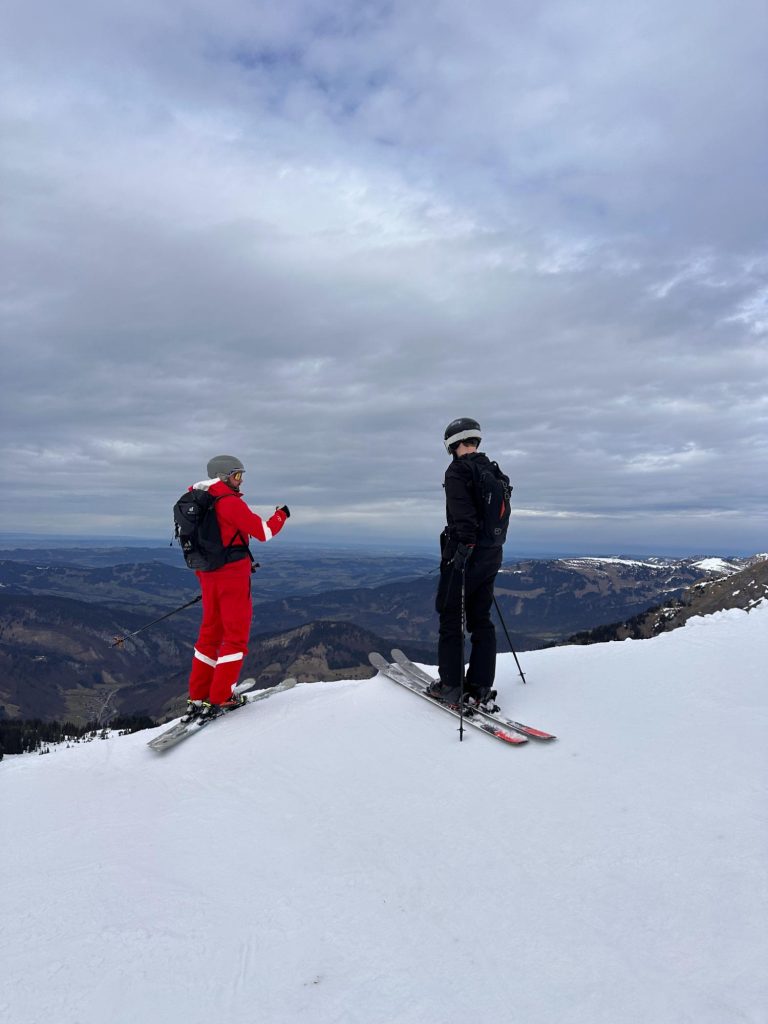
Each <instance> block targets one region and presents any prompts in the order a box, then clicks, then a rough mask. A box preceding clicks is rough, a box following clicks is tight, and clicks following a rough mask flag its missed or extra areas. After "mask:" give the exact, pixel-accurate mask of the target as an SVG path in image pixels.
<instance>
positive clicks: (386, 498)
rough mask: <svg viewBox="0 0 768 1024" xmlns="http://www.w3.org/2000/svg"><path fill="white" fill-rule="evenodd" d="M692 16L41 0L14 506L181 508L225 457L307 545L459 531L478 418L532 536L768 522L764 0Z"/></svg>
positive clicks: (30, 132)
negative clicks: (220, 454)
mask: <svg viewBox="0 0 768 1024" xmlns="http://www.w3.org/2000/svg"><path fill="white" fill-rule="evenodd" d="M49 7H50V9H49ZM43 8H44V9H45V13H46V14H47V15H50V18H49V20H47V21H45V25H46V26H47V27H46V28H42V29H41V31H40V32H36V31H34V30H33V24H32V20H31V15H34V20H35V22H39V21H40V20H41V19H40V13H41V11H42V10H43ZM692 10H693V9H692V8H691V9H689V10H688V12H687V15H688V16H686V11H685V10H680V9H675V10H670V9H669V8H668V7H666V6H664V7H662V6H661V5H651V6H650V7H649V8H648V9H647V11H645V9H644V11H645V13H642V12H641V13H637V14H634V15H630V14H629V13H627V12H622V11H619V10H618V9H617V8H615V7H608V6H606V5H603V4H597V3H590V4H587V5H581V7H580V8H579V18H578V19H576V18H575V17H574V16H573V14H572V8H571V7H570V6H566V5H563V4H559V3H558V4H555V3H548V4H545V5H543V6H542V5H537V6H536V7H533V6H531V7H530V8H526V9H520V8H517V9H515V10H510V9H509V7H508V5H497V4H493V3H486V4H484V5H481V9H480V10H479V11H478V12H474V13H473V14H472V17H471V18H470V17H469V15H468V13H467V9H466V8H465V7H464V6H463V5H458V4H452V3H443V4H440V5H438V7H437V8H435V9H430V12H431V13H429V14H428V13H426V12H427V9H426V8H424V9H421V8H418V7H414V6H413V5H406V4H404V3H403V4H399V3H395V4H387V5H380V6H377V5H372V6H366V7H365V8H364V9H362V8H360V6H359V5H351V4H350V5H347V6H339V5H333V7H328V6H326V5H322V4H309V3H306V4H304V3H287V4H285V5H280V10H279V11H272V12H268V13H267V14H266V15H265V18H264V19H257V18H256V17H255V15H254V11H253V9H252V8H251V7H250V6H249V5H246V4H241V3H239V2H237V0H229V2H228V3H227V4H226V5H225V7H223V8H222V7H219V8H217V9H216V11H215V12H214V10H213V9H212V8H210V7H209V5H204V4H202V3H200V4H191V3H190V4H187V5H185V6H184V7H181V8H180V7H178V6H177V5H174V6H166V5H164V4H163V3H160V4H152V5H145V6H143V7H142V6H136V5H120V4H116V5H110V8H109V10H107V9H104V10H102V11H101V12H99V13H97V14H94V13H93V12H92V11H89V12H88V14H87V17H86V14H85V11H84V9H83V10H80V9H79V8H78V6H77V4H75V5H74V6H70V7H69V8H68V9H67V12H66V18H67V25H64V24H63V22H62V19H63V18H64V14H63V13H62V9H61V8H56V7H55V5H48V4H43V5H39V6H38V7H37V8H32V7H29V8H25V13H24V14H23V15H22V13H21V11H17V13H18V14H19V19H18V22H17V31H16V36H15V37H14V36H13V35H11V36H9V42H10V43H11V44H13V46H14V52H13V54H8V55H7V62H8V67H9V68H11V74H10V77H9V82H10V86H11V87H10V88H9V89H8V90H7V92H6V99H5V106H4V110H5V113H4V123H5V125H6V126H7V129H8V132H7V137H8V139H9V143H10V144H9V147H8V149H7V151H6V156H5V160H6V166H7V175H6V178H5V180H6V188H7V190H8V192H9V195H10V198H11V204H10V215H9V218H8V231H7V233H6V237H7V244H8V252H9V255H10V259H9V260H8V264H9V266H10V268H11V272H10V273H9V274H7V275H6V286H5V289H4V292H3V296H2V308H3V313H4V324H5V326H4V339H5V340H4V351H3V365H4V370H5V372H6V381H7V382H8V384H7V387H6V390H5V391H4V395H3V420H4V438H5V441H4V446H3V459H4V465H5V466H6V475H7V478H8V485H7V487H6V489H5V492H4V499H5V501H6V503H7V506H6V508H7V511H6V522H9V523H11V524H12V523H17V522H18V524H19V527H21V525H22V524H23V523H25V522H29V523H30V524H31V525H33V526H34V527H36V528H39V529H44V528H45V525H46V523H49V522H51V521H52V520H53V517H52V515H51V514H50V513H49V512H47V511H46V506H45V501H44V498H45V496H46V495H47V494H48V493H50V492H51V491H54V492H55V493H56V495H57V496H58V497H59V499H60V501H59V507H60V508H61V509H66V510H67V516H68V518H67V520H66V525H67V528H68V529H71V530H72V531H73V532H88V531H95V532H109V533H115V532H121V531H122V532H125V533H133V532H141V533H146V534H154V535H157V534H158V533H160V532H162V529H163V528H164V524H165V523H166V521H167V508H168V501H169V495H170V496H173V494H174V492H176V491H177V490H178V489H179V488H180V487H182V486H185V485H186V484H187V483H190V482H192V480H194V479H196V478H198V477H199V475H200V473H201V471H202V468H203V467H204V465H205V462H206V461H207V459H208V458H209V457H210V456H211V455H212V454H214V453H215V452H216V451H219V450H223V451H235V452H236V453H237V454H239V455H240V457H241V458H243V459H244V460H245V461H246V463H247V464H248V465H249V467H250V466H253V467H254V470H255V471H254V472H253V473H252V474H251V475H249V481H248V482H249V487H250V488H252V489H253V490H252V493H251V494H249V497H250V498H251V500H253V502H254V504H256V505H257V506H258V505H259V503H260V502H262V501H264V500H266V501H267V507H268V506H269V502H273V503H274V502H278V501H280V502H282V501H289V503H293V504H297V514H296V516H295V517H293V518H292V523H291V526H292V527H295V528H296V530H297V534H298V532H299V531H300V527H301V522H302V512H303V515H304V517H305V519H306V522H307V523H310V522H311V523H313V524H317V528H318V529H322V524H323V523H324V522H325V523H328V524H332V525H333V528H334V529H337V530H338V531H339V533H343V531H344V529H345V528H349V529H350V530H359V531H362V532H363V533H364V532H365V531H366V530H367V531H368V532H371V531H372V532H374V533H381V534H382V535H384V534H386V535H388V536H389V535H393V536H397V535H398V534H401V535H403V536H405V535H408V536H417V535H427V534H431V533H432V532H434V530H435V529H436V528H439V525H440V516H441V501H442V497H441V491H440V481H441V477H442V471H443V468H444V459H445V456H444V452H443V451H442V446H441V436H442V429H443V427H444V425H445V423H447V422H448V420H450V419H452V418H453V417H454V416H455V415H458V414H469V415H474V416H477V417H478V418H479V419H480V421H481V422H482V424H483V426H484V429H485V432H486V439H487V447H488V450H489V451H490V453H491V454H497V455H498V454H499V453H501V452H509V453H510V454H509V455H508V456H507V457H505V458H503V459H502V461H503V462H504V464H505V466H506V467H507V468H508V469H509V471H510V474H511V475H512V476H513V478H514V480H515V482H516V490H515V498H516V500H517V501H518V503H519V507H520V508H521V509H522V510H523V514H522V515H521V519H520V530H521V531H524V532H525V536H527V537H528V538H529V539H530V542H531V543H534V541H535V542H536V543H539V542H540V543H542V544H546V543H548V542H552V543H554V542H557V543H558V544H559V545H560V546H561V547H567V546H568V540H569V538H572V539H573V542H574V544H573V546H578V545H587V546H589V543H590V538H591V539H592V540H593V541H594V542H595V543H596V542H598V541H599V542H600V543H606V544H607V543H616V544H622V545H623V547H624V549H625V550H628V549H632V548H633V546H634V547H636V548H638V549H639V547H641V546H642V544H643V543H645V541H646V540H648V538H653V540H654V541H656V540H657V538H658V537H660V536H661V535H662V534H663V533H664V532H665V531H666V535H667V536H668V537H669V538H670V543H672V542H673V539H674V542H675V543H678V542H679V543H682V542H683V541H684V540H685V538H686V536H689V538H690V539H691V543H693V542H694V539H695V538H699V539H700V541H701V543H702V544H707V543H710V542H713V543H714V541H715V540H717V539H718V538H719V543H721V545H722V544H726V546H727V541H728V540H729V539H730V538H731V537H733V538H739V537H740V538H741V539H740V540H738V541H737V540H734V544H737V543H738V544H740V545H742V546H745V547H747V548H749V547H750V546H751V545H752V541H753V538H755V537H756V536H757V535H758V532H759V521H760V516H761V515H764V513H765V507H766V503H767V499H768V495H767V494H766V485H765V483H764V482H763V479H762V477H763V474H762V473H761V472H760V469H759V467H760V466H761V465H764V462H765V455H766V450H765V449H766V437H767V435H768V432H767V431H766V398H765V395H766V390H767V389H766V377H767V376H768V375H767V374H766V368H767V364H768V358H767V356H766V323H767V322H768V318H767V317H766V313H765V310H766V298H765V296H766V290H765V270H766V266H768V254H767V253H766V251H765V244H764V238H765V233H764V228H765V218H764V199H763V189H764V181H763V180H762V176H761V174H760V173H759V167H760V163H761V160H762V161H764V158H765V150H766V140H765V133H764V131H762V132H761V131H759V130H758V126H759V121H760V115H761V111H762V110H763V103H764V99H763V98H764V96H765V89H764V86H765V67H764V62H763V61H762V59H758V57H759V54H758V53H757V47H756V45H755V38H756V36H757V34H758V30H759V27H760V25H761V24H762V21H763V17H764V16H763V13H762V10H761V8H760V7H759V5H757V4H747V5H746V6H745V7H744V8H743V9H742V11H741V18H740V19H733V18H732V17H731V15H730V14H729V15H728V16H727V17H726V15H725V13H724V12H721V10H720V8H719V6H718V5H704V7H703V8H702V7H701V5H699V6H697V7H696V17H693V14H692ZM57 12H58V13H57ZM180 25H183V30H180ZM59 30H61V32H62V35H61V36H60V37H58V33H59ZM55 36H56V37H57V45H56V46H55V47H54V37H55ZM712 52H716V53H717V55H718V58H719V59H718V60H712V59H711V54H712ZM48 58H50V59H48ZM703 107H706V110H702V108H703ZM499 457H500V458H501V456H499ZM30 465H33V466H35V467H36V472H35V474H34V477H33V479H32V480H30V479H29V478H28V475H27V473H28V468H29V467H30ZM687 524H690V529H688V528H687ZM661 527H663V529H661ZM9 528H10V527H9ZM660 529H661V533H660V532H659V530H660ZM644 538H645V540H644ZM747 538H748V539H747ZM763 547H764V544H763Z"/></svg>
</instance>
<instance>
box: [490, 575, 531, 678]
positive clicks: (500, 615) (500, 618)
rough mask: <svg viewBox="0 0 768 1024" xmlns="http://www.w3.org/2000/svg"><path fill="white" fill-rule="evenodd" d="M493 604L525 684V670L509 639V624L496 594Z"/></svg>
mask: <svg viewBox="0 0 768 1024" xmlns="http://www.w3.org/2000/svg"><path fill="white" fill-rule="evenodd" d="M493 603H494V606H495V608H496V614H497V615H498V616H499V622H500V623H501V625H502V628H503V629H504V634H505V636H506V638H507V643H508V644H509V649H510V651H512V654H513V655H514V658H515V664H516V665H517V671H518V672H519V673H520V678H521V679H522V680H523V682H525V675H524V673H523V670H522V669H521V668H520V662H519V661H518V658H517V654H516V653H515V648H514V647H513V646H512V641H511V640H510V639H509V633H508V632H507V624H506V623H505V622H504V618H503V616H502V614H501V608H499V602H498V601H497V600H496V595H495V594H494V595H493Z"/></svg>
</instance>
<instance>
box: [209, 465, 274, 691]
mask: <svg viewBox="0 0 768 1024" xmlns="http://www.w3.org/2000/svg"><path fill="white" fill-rule="evenodd" d="M195 487H196V488H200V489H206V490H207V491H208V493H209V494H212V495H214V497H217V498H218V497H221V499H222V500H221V501H217V502H216V504H215V505H214V511H215V514H216V518H217V520H218V523H219V529H220V531H221V540H222V543H223V544H224V546H225V547H226V546H227V545H229V544H231V543H233V542H234V543H235V544H245V543H247V541H248V538H249V537H255V538H256V540H260V541H267V540H270V539H271V538H272V537H274V536H275V534H277V533H279V532H280V530H281V529H282V526H283V523H284V522H285V520H286V518H287V516H286V514H285V512H282V511H280V509H278V510H277V511H276V512H275V514H274V515H273V516H270V518H269V519H268V520H267V521H266V522H265V521H264V520H263V519H262V518H261V516H257V515H256V513H255V512H251V510H250V509H249V508H248V506H247V505H246V503H245V501H243V496H242V495H241V494H240V493H239V492H237V491H233V490H232V488H231V487H228V486H227V484H225V483H224V482H223V481H221V480H216V481H215V482H214V481H211V480H206V481H203V483H200V484H195ZM191 489H192V488H190V490H191ZM195 575H196V576H197V578H198V579H199V580H200V587H201V589H202V592H203V621H202V623H201V624H200V632H199V633H198V636H197V643H196V644H195V654H194V657H193V659H192V671H191V672H190V675H189V696H190V698H191V699H192V700H210V701H211V703H212V704H222V703H223V702H224V701H226V700H228V699H229V697H230V696H231V694H232V687H233V686H234V685H235V683H236V682H237V678H238V676H239V675H240V669H241V668H242V667H243V658H244V657H245V655H246V654H247V653H248V635H249V634H250V631H251V615H252V604H251V560H250V558H248V557H245V558H241V559H240V560H239V561H236V562H228V563H227V564H226V565H223V566H222V567H221V568H220V569H214V570H213V571H212V572H198V573H196V574H195Z"/></svg>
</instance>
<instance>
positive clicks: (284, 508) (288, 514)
mask: <svg viewBox="0 0 768 1024" xmlns="http://www.w3.org/2000/svg"><path fill="white" fill-rule="evenodd" d="M275 512H285V518H286V519H290V518H291V510H290V509H289V508H288V506H287V505H278V506H277V508H276V509H275Z"/></svg>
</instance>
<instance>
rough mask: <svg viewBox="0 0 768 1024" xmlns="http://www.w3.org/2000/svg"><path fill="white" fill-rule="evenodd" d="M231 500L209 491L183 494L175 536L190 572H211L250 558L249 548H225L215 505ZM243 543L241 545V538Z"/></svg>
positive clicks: (175, 509)
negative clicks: (241, 559) (222, 500)
mask: <svg viewBox="0 0 768 1024" xmlns="http://www.w3.org/2000/svg"><path fill="white" fill-rule="evenodd" d="M228 497H229V495H228V494H222V495H220V496H219V497H218V498H215V497H214V496H213V495H212V494H210V493H209V492H208V491H203V490H191V491H186V492H185V493H184V494H182V496H181V497H180V498H179V500H178V501H177V502H176V504H175V505H174V506H173V521H174V524H175V525H174V536H175V537H176V540H178V542H179V544H180V545H181V550H182V552H183V554H184V561H185V562H186V563H187V565H188V566H189V568H190V569H196V570H198V571H200V572H212V571H213V570H214V569H220V568H221V567H222V565H226V564H227V562H234V561H237V560H238V559H240V558H246V557H250V554H251V553H250V551H249V550H248V545H247V544H242V543H241V544H235V543H234V542H232V543H231V544H229V545H228V546H227V547H224V544H223V543H222V540H221V531H220V530H219V521H218V519H217V518H216V513H215V511H214V505H215V504H216V502H217V501H221V499H222V498H228ZM233 497H234V495H233ZM240 539H241V541H242V537H241V538H240Z"/></svg>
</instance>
